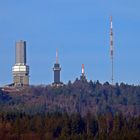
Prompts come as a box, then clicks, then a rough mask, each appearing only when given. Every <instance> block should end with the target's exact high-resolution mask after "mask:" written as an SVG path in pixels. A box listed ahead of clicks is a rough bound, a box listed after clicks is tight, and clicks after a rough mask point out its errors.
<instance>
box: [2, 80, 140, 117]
mask: <svg viewBox="0 0 140 140" xmlns="http://www.w3.org/2000/svg"><path fill="white" fill-rule="evenodd" d="M0 110H1V111H11V112H12V111H21V112H26V113H30V114H34V113H41V112H61V113H64V112H67V113H68V114H72V113H80V114H81V115H82V116H85V115H86V114H87V113H88V112H90V113H92V114H95V115H97V114H106V113H108V112H110V113H112V114H117V113H120V112H121V113H122V114H124V115H126V116H128V115H131V116H138V115H140V86H134V85H127V84H124V83H121V84H120V85H119V84H116V85H114V86H112V85H110V84H109V83H108V82H106V83H104V84H101V83H99V81H97V82H92V81H89V82H88V81H85V80H84V81H83V80H78V79H76V80H75V81H74V82H73V83H71V82H68V84H66V85H64V86H62V87H53V86H51V85H48V86H43V85H40V86H30V87H28V88H25V89H24V90H22V91H19V92H16V93H5V92H3V91H1V92H0Z"/></svg>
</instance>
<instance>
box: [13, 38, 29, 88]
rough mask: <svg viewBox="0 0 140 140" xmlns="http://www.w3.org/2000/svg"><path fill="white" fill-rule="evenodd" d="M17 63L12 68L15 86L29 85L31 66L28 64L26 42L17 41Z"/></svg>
mask: <svg viewBox="0 0 140 140" xmlns="http://www.w3.org/2000/svg"><path fill="white" fill-rule="evenodd" d="M15 53H16V54H15V56H16V58H15V60H16V62H15V65H14V66H13V68H12V72H13V82H14V85H15V86H28V85H29V66H28V65H26V42H25V41H22V40H20V41H18V42H16V52H15Z"/></svg>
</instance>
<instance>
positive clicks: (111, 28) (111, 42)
mask: <svg viewBox="0 0 140 140" xmlns="http://www.w3.org/2000/svg"><path fill="white" fill-rule="evenodd" d="M110 58H111V82H112V85H113V83H114V44H113V24H112V16H110Z"/></svg>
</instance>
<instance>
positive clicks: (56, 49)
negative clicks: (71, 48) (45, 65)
mask: <svg viewBox="0 0 140 140" xmlns="http://www.w3.org/2000/svg"><path fill="white" fill-rule="evenodd" d="M56 64H58V49H56Z"/></svg>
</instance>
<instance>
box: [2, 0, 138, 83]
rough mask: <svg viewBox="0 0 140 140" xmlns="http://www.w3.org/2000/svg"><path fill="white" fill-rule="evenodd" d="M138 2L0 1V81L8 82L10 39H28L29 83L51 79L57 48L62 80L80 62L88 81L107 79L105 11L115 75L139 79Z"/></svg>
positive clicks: (73, 75)
mask: <svg viewBox="0 0 140 140" xmlns="http://www.w3.org/2000/svg"><path fill="white" fill-rule="evenodd" d="M139 5H140V1H138V0H135V1H132V0H130V1H127V0H124V1H121V0H118V1H115V2H114V1H111V0H109V1H106V2H103V1H101V0H98V1H93V0H86V1H84V0H67V1H66V0H40V1H33V0H24V1H16V0H12V1H8V0H5V1H1V4H0V11H1V12H0V25H1V26H0V65H1V68H0V85H5V84H9V83H12V66H13V65H14V64H15V42H16V41H18V40H25V41H27V63H28V65H29V66H30V83H31V84H49V83H52V82H53V70H52V68H53V65H54V63H55V52H56V48H58V51H59V62H60V64H61V67H62V71H61V80H62V81H63V82H67V81H68V80H72V81H73V80H75V78H76V77H80V75H81V65H82V64H83V63H84V64H85V73H86V76H87V78H88V80H90V79H91V80H93V81H94V80H99V81H101V82H106V81H108V82H111V62H110V52H109V47H110V40H109V39H110V15H112V16H113V31H114V48H115V53H114V54H115V64H114V67H115V80H114V82H119V83H120V82H125V83H128V84H140V79H139V76H138V75H139V71H140V61H139V60H140V55H139V52H140V47H139V46H140V39H139V33H140V28H139V24H140V9H139Z"/></svg>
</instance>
